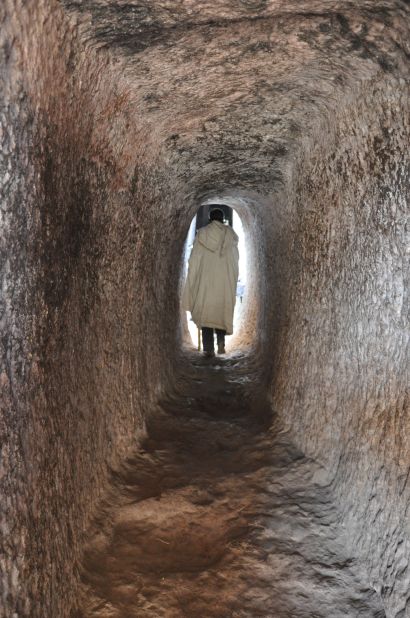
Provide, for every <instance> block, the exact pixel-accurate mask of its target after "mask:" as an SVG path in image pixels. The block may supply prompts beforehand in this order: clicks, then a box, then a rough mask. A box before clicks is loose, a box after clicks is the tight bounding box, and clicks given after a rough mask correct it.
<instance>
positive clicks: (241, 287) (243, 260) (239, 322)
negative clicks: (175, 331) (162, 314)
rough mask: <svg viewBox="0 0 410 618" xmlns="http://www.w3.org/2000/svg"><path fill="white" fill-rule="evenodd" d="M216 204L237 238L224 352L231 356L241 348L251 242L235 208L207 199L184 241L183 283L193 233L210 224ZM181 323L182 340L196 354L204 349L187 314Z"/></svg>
mask: <svg viewBox="0 0 410 618" xmlns="http://www.w3.org/2000/svg"><path fill="white" fill-rule="evenodd" d="M216 205H217V206H219V207H220V208H222V209H223V211H224V216H225V225H229V226H231V227H232V229H233V230H234V232H235V233H236V234H237V236H238V250H239V276H238V282H237V287H236V302H235V310H234V325H233V334H232V335H227V337H226V351H227V353H231V352H234V351H235V349H237V347H238V346H239V347H242V346H241V344H240V342H241V332H242V330H243V327H244V323H245V316H246V313H247V304H248V293H247V292H248V290H247V288H248V285H247V283H248V245H249V243H250V239H249V237H248V236H247V234H246V231H245V227H244V224H243V222H242V218H241V215H240V214H239V212H238V210H237V209H236V208H235V207H234V206H229V205H226V204H224V203H223V202H222V201H221V202H219V201H215V200H208V201H205V202H203V203H202V204H201V206H200V207H199V208H198V210H197V212H196V214H195V215H194V217H193V219H192V221H191V224H190V226H189V230H188V234H187V236H186V240H185V245H184V258H183V277H182V280H183V282H185V279H186V277H187V273H188V267H189V258H190V255H191V251H192V247H193V243H194V241H195V237H196V234H197V232H198V230H199V229H201V228H202V227H204V226H205V225H207V224H208V223H209V212H210V209H211V206H216ZM183 320H184V321H185V323H184V328H183V330H184V332H185V334H188V335H189V336H187V337H185V339H186V341H188V342H189V343H191V344H192V345H193V346H194V348H196V349H197V350H198V351H201V350H202V349H203V345H202V337H201V333H200V330H199V329H198V327H197V325H196V324H195V323H194V321H193V319H192V316H191V314H190V312H188V311H184V312H183Z"/></svg>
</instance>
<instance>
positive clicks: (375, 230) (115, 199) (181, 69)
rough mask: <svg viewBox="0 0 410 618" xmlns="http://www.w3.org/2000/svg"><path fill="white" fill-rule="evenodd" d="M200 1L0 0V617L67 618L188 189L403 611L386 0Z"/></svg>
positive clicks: (258, 350) (400, 176)
mask: <svg viewBox="0 0 410 618" xmlns="http://www.w3.org/2000/svg"><path fill="white" fill-rule="evenodd" d="M200 4H201V6H200V8H199V5H198V3H196V2H193V1H192V0H184V2H182V3H181V2H174V0H168V1H167V2H161V3H160V2H157V1H156V0H150V2H148V1H147V2H132V1H131V2H128V3H126V4H125V3H117V2H110V1H108V0H99V1H93V2H91V1H90V2H89V1H84V2H74V1H70V2H69V1H68V0H67V1H65V2H56V1H52V0H50V1H48V0H37V1H36V2H34V1H29V2H22V1H20V0H14V1H12V0H10V1H9V2H7V3H5V4H4V5H3V6H2V7H1V8H0V24H1V28H0V43H1V45H0V47H1V63H2V65H3V67H2V72H1V74H0V86H1V89H2V92H3V93H4V95H3V96H2V100H1V116H0V118H1V124H0V127H1V131H2V152H1V155H0V164H1V177H0V183H1V184H0V191H1V209H0V214H1V223H2V231H1V239H0V243H1V244H0V256H1V268H2V297H1V303H2V304H1V314H0V323H1V331H2V338H1V350H2V354H1V359H2V365H1V371H0V384H1V389H2V391H1V393H2V398H1V404H2V412H3V415H2V420H1V424H0V428H1V442H2V445H3V446H2V459H1V475H0V478H1V483H2V486H1V491H2V494H3V495H4V499H2V501H1V507H0V511H1V516H2V520H1V521H2V530H3V536H2V547H1V550H2V551H1V554H2V558H1V561H0V565H1V570H2V580H3V582H4V585H3V589H2V604H3V605H2V611H3V614H4V616H12V615H13V612H15V613H17V615H18V616H30V617H31V618H33V617H37V616H39V617H40V616H41V617H44V616H50V617H52V618H54V616H55V617H57V616H58V617H60V616H61V617H63V616H68V615H69V607H70V597H71V596H72V594H73V590H75V581H76V577H77V572H76V564H77V561H78V557H79V552H80V547H81V543H82V540H81V539H82V535H84V530H85V526H86V523H87V521H88V518H89V516H90V514H91V513H92V509H93V506H94V504H95V501H96V500H97V498H98V496H99V494H100V491H101V490H102V488H103V487H104V484H105V481H106V478H107V474H108V473H109V470H110V468H115V466H116V465H117V463H118V461H120V460H121V459H123V458H124V457H126V455H127V453H128V452H129V451H130V449H131V448H132V446H133V445H135V443H136V440H137V439H138V437H139V436H141V435H142V433H143V431H144V418H145V417H146V414H149V412H150V410H152V407H153V406H155V402H156V401H157V400H158V398H159V397H160V396H161V394H162V393H163V392H164V391H165V390H167V389H169V388H171V387H172V377H173V372H172V368H173V366H174V364H175V362H176V360H177V358H178V354H180V353H181V350H180V343H181V338H180V330H181V329H180V311H179V306H178V290H179V279H180V266H181V255H182V250H183V242H184V239H185V236H186V233H187V230H188V226H189V222H190V220H191V218H192V216H193V214H194V212H195V210H196V209H197V207H198V205H199V203H200V202H201V201H202V200H204V199H207V198H212V199H214V200H218V199H220V200H224V201H225V203H230V205H233V206H235V207H237V209H238V211H239V212H240V214H241V215H242V217H243V220H244V223H245V228H246V230H247V233H248V235H249V239H250V246H251V263H250V269H251V271H252V272H253V273H254V280H253V285H254V287H253V289H251V290H250V291H251V292H252V294H251V296H252V299H253V300H252V302H250V303H249V307H248V310H249V320H248V326H247V327H245V328H244V330H243V331H242V333H241V341H242V343H243V345H245V344H246V345H248V346H250V347H249V348H248V349H249V352H250V353H251V354H254V355H255V357H256V359H257V360H256V362H257V363H259V366H260V368H261V373H260V376H261V382H263V383H269V385H270V386H269V389H270V392H271V397H272V405H273V406H274V408H275V410H276V411H277V413H278V414H279V415H280V417H281V419H282V421H283V423H284V424H285V425H286V426H287V428H289V429H291V431H292V435H293V438H294V440H295V442H296V443H297V445H298V446H299V447H300V448H301V449H303V451H304V452H305V453H306V454H307V455H308V456H310V457H312V458H315V459H318V460H319V461H320V462H321V463H322V464H323V483H331V484H332V486H333V489H334V490H335V492H336V493H337V495H338V496H339V499H340V505H341V517H343V520H344V522H345V525H346V526H347V528H348V530H349V531H350V533H351V534H350V536H351V541H352V545H355V547H356V548H357V551H358V552H359V554H360V556H361V558H362V560H363V563H364V564H365V565H366V569H367V570H368V572H369V577H370V578H371V579H372V581H373V583H374V586H375V588H376V589H377V590H378V591H379V592H380V593H381V594H382V596H383V597H384V599H385V604H386V608H387V611H388V615H389V616H395V617H399V616H402V617H404V616H406V611H409V610H408V609H407V610H406V609H405V608H406V603H407V595H408V592H407V591H408V577H409V575H408V567H407V557H406V556H408V553H409V552H408V543H409V537H408V531H407V530H406V509H407V506H408V504H409V495H408V487H407V480H408V470H409V456H408V452H409V445H408V440H407V438H406V436H407V435H408V433H409V432H408V428H407V429H406V423H407V420H406V410H407V409H408V408H406V402H405V399H404V396H405V392H404V391H405V385H406V382H408V376H406V375H405V351H406V347H405V346H406V322H405V320H406V314H405V307H406V300H407V297H406V292H405V273H406V270H405V261H404V260H405V257H404V215H405V209H406V207H407V204H408V192H409V188H408V187H409V159H408V142H409V126H408V118H409V116H408V112H409V109H408V105H409V103H408V101H409V88H408V85H409V61H408V59H409V54H410V47H409V40H410V38H409V27H410V24H409V21H410V16H409V11H408V6H407V4H406V3H405V2H401V1H400V0H397V1H392V2H388V3H387V2H382V1H376V2H375V1H372V2H368V1H366V0H362V1H361V2H354V3H353V2H348V1H346V2H338V3H334V2H331V1H330V0H328V1H326V0H317V1H316V2H296V1H295V2H292V1H290V0H287V1H285V0H283V1H279V0H276V1H275V0H270V1H269V0H267V1H262V2H260V1H255V2H251V1H245V0H244V1H243V2H233V1H232V0H224V1H223V2H221V3H218V11H217V12H216V10H215V3H213V2H203V3H200ZM336 5H337V6H336Z"/></svg>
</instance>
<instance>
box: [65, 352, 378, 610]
mask: <svg viewBox="0 0 410 618" xmlns="http://www.w3.org/2000/svg"><path fill="white" fill-rule="evenodd" d="M323 478H324V475H323V473H322V471H321V469H320V467H319V465H318V464H316V463H315V462H313V461H311V460H308V459H306V458H305V457H304V456H303V454H302V453H300V452H298V451H297V450H296V449H295V448H294V447H293V446H292V444H291V443H290V441H289V437H288V436H287V435H286V434H285V433H284V432H283V431H281V429H280V427H279V425H278V421H277V419H275V417H274V416H272V413H271V411H270V408H269V405H268V403H267V401H266V399H265V398H264V395H263V387H262V386H261V384H260V382H259V383H258V381H257V379H256V374H254V373H252V368H251V367H250V366H249V365H248V363H247V360H246V358H245V357H244V356H242V355H240V354H238V355H236V356H231V357H221V358H216V359H214V360H211V361H209V360H205V359H203V358H201V357H200V355H199V354H191V355H189V356H188V361H187V365H186V366H185V367H184V369H183V371H182V372H181V375H180V377H179V379H178V380H177V390H176V392H175V393H173V394H172V396H171V397H169V399H168V400H167V401H164V402H162V404H161V406H160V407H159V408H158V410H157V412H156V413H155V414H154V415H153V416H152V418H151V421H150V422H149V424H148V436H147V439H146V440H145V441H144V443H143V444H142V445H141V446H140V448H139V449H138V450H137V451H136V453H135V455H134V456H133V457H132V458H130V459H129V460H128V461H127V462H125V463H124V466H123V468H122V470H121V471H120V472H118V473H117V474H115V476H113V479H112V486H111V487H110V490H109V492H108V495H107V497H106V499H105V500H104V503H103V504H102V505H100V509H99V512H98V514H97V516H96V519H95V522H94V524H93V526H92V530H90V537H89V544H88V546H87V548H86V551H85V558H84V565H83V567H84V572H83V584H82V594H81V601H80V603H81V609H80V610H79V611H78V612H77V613H76V614H75V616H78V617H82V618H97V617H99V618H108V617H109V618H134V617H138V618H145V617H147V618H148V617H150V618H156V617H162V616H166V617H167V618H177V617H189V618H208V617H209V618H210V617H215V618H216V617H218V618H223V617H226V618H228V617H232V618H234V617H238V618H239V617H245V616H246V617H248V616H249V617H250V616H252V617H267V618H285V617H286V618H299V617H301V618H302V617H303V618H342V617H343V618H346V617H352V618H353V617H361V618H367V617H371V616H372V617H378V618H382V617H383V616H385V612H384V610H383V608H382V603H381V601H380V598H379V597H378V595H377V594H376V592H375V591H374V589H372V588H371V587H370V586H369V584H368V582H367V581H366V577H365V574H364V572H363V571H362V570H361V569H360V566H359V565H358V564H357V562H356V561H355V559H354V557H353V556H352V555H350V554H349V553H347V550H346V547H347V546H348V542H347V541H348V537H347V536H346V535H347V532H346V530H345V529H344V528H343V526H342V525H341V523H340V521H339V518H338V509H337V505H336V504H335V503H334V501H333V500H332V495H331V490H330V488H329V487H327V486H325V485H324V484H323ZM321 481H322V482H321Z"/></svg>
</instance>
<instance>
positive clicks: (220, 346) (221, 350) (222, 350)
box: [218, 343, 225, 354]
mask: <svg viewBox="0 0 410 618" xmlns="http://www.w3.org/2000/svg"><path fill="white" fill-rule="evenodd" d="M218 354H225V346H224V344H223V343H221V344H219V343H218Z"/></svg>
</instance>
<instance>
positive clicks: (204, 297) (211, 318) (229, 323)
mask: <svg viewBox="0 0 410 618" xmlns="http://www.w3.org/2000/svg"><path fill="white" fill-rule="evenodd" d="M238 262H239V252H238V236H237V235H236V234H235V232H234V231H233V229H232V228H231V227H229V226H227V225H224V224H223V223H220V222H219V221H212V222H211V223H209V225H207V226H206V227H203V228H201V229H200V230H199V232H198V234H197V236H196V238H195V242H194V246H193V248H192V253H191V257H190V258H189V267H188V277H187V280H186V282H185V287H184V291H183V294H182V306H183V308H184V309H185V310H186V311H190V312H191V315H192V319H193V321H194V322H195V324H196V325H197V326H198V328H201V327H203V326H208V327H209V328H219V329H221V330H225V331H226V334H227V335H231V334H232V332H233V312H234V308H235V300H236V284H237V281H238V274H239V271H238Z"/></svg>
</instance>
